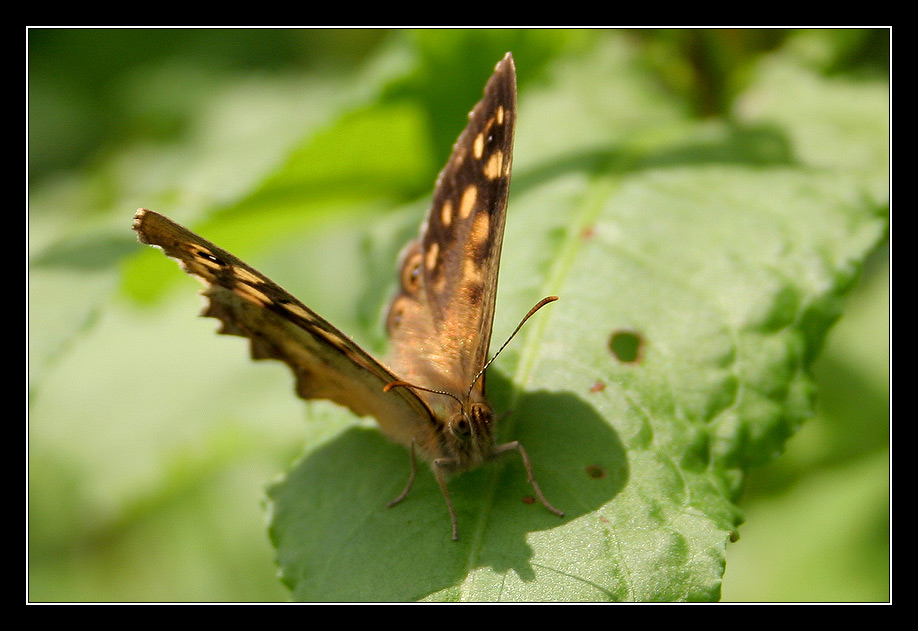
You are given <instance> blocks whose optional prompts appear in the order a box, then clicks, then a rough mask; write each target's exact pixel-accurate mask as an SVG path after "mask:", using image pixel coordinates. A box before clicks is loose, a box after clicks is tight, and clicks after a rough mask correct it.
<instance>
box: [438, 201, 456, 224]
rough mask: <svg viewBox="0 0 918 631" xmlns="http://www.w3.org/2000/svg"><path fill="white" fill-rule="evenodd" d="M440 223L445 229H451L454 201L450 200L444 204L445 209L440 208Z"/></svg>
mask: <svg viewBox="0 0 918 631" xmlns="http://www.w3.org/2000/svg"><path fill="white" fill-rule="evenodd" d="M440 222H441V223H442V224H443V227H444V228H449V225H450V224H451V223H452V222H453V200H451V199H448V200H446V201H445V202H443V207H442V208H440Z"/></svg>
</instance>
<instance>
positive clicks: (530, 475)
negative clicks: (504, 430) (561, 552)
mask: <svg viewBox="0 0 918 631" xmlns="http://www.w3.org/2000/svg"><path fill="white" fill-rule="evenodd" d="M514 449H515V450H517V451H518V452H520V456H521V457H522V458H523V466H524V467H526V476H527V477H528V478H529V483H530V484H531V485H532V488H533V489H534V490H535V493H536V496H537V497H538V498H539V501H540V502H542V506H544V507H545V508H547V509H548V510H550V511H551V512H552V513H554V514H555V515H557V516H558V517H564V513H563V512H562V511H559V510H558V509H557V508H555V507H554V506H552V505H551V503H550V502H549V501H548V500H547V499H545V495H543V494H542V489H541V488H539V483H538V482H536V480H535V475H534V474H533V473H532V463H531V462H530V461H529V454H527V453H526V450H525V449H523V446H522V445H521V444H520V443H519V441H517V440H514V441H513V442H512V443H505V444H503V445H498V446H497V447H495V448H494V456H499V455H500V454H502V453H506V452H508V451H512V450H514Z"/></svg>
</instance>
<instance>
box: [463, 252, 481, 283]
mask: <svg viewBox="0 0 918 631" xmlns="http://www.w3.org/2000/svg"><path fill="white" fill-rule="evenodd" d="M483 282H484V276H483V275H482V273H481V266H479V265H478V262H477V261H474V260H472V259H471V258H466V259H465V261H464V262H463V264H462V283H463V284H464V285H466V286H471V285H481V284H483Z"/></svg>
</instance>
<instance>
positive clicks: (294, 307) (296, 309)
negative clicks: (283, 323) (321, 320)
mask: <svg viewBox="0 0 918 631" xmlns="http://www.w3.org/2000/svg"><path fill="white" fill-rule="evenodd" d="M284 309H286V310H287V311H289V312H290V313H292V314H293V315H295V316H297V317H299V318H302V319H303V320H306V321H307V322H315V321H316V320H315V318H313V317H312V315H311V314H310V313H309V312H308V311H306V310H305V309H304V308H303V307H301V306H300V305H298V304H296V303H293V302H288V303H286V304H285V305H284Z"/></svg>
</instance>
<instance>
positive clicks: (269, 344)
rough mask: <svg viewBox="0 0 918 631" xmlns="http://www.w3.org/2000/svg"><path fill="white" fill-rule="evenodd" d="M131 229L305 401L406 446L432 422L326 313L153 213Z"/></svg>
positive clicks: (140, 216)
mask: <svg viewBox="0 0 918 631" xmlns="http://www.w3.org/2000/svg"><path fill="white" fill-rule="evenodd" d="M134 230H136V231H137V233H138V235H139V237H140V239H141V241H143V242H144V243H148V244H150V245H155V246H157V247H160V248H162V249H163V251H164V252H165V253H166V255H168V256H169V257H171V258H174V259H175V260H177V261H178V262H179V264H180V265H181V266H182V268H183V269H184V270H185V271H186V272H188V273H189V274H190V275H192V276H194V277H196V278H198V279H199V280H200V281H201V282H203V283H204V285H205V289H204V291H203V292H202V293H203V294H204V296H206V297H207V299H208V306H207V308H206V309H205V310H204V312H203V315H205V316H209V317H213V318H217V319H218V320H220V321H221V322H222V328H221V330H220V332H221V333H224V334H227V335H238V336H242V337H247V338H249V339H250V340H251V348H252V356H253V357H254V358H255V359H277V360H280V361H283V362H284V363H286V364H287V365H288V366H290V368H291V370H292V371H293V373H294V376H295V377H296V391H297V394H298V395H299V396H301V397H302V398H304V399H329V400H331V401H334V402H336V403H338V404H340V405H344V406H346V407H348V408H350V409H351V410H352V411H354V412H355V413H356V414H359V415H361V416H373V417H375V418H376V419H377V420H378V421H379V423H380V426H381V427H382V429H383V431H384V432H385V433H386V434H388V435H389V436H390V437H392V438H393V439H395V440H398V441H399V442H402V443H403V444H408V443H410V442H411V441H412V440H414V438H415V436H416V435H417V434H418V433H419V432H424V431H428V432H429V431H430V430H431V427H432V426H433V424H434V422H433V419H432V418H431V413H430V411H429V410H428V409H427V406H426V405H425V404H424V403H423V402H422V401H421V400H420V399H419V398H418V397H417V395H416V394H415V393H413V392H412V391H410V390H406V389H401V388H400V389H395V390H392V391H391V392H389V393H385V395H383V392H382V390H383V387H384V386H385V385H386V384H387V383H391V382H392V381H394V380H395V379H396V377H395V376H394V375H393V374H392V373H391V372H389V370H387V369H386V368H384V367H383V366H382V365H381V364H380V363H379V362H377V361H376V360H375V359H373V358H372V357H371V356H370V355H369V354H368V353H366V352H365V351H363V350H362V349H361V348H360V347H359V346H357V345H356V344H354V342H352V341H351V340H350V339H349V338H348V337H347V336H345V335H344V334H343V333H341V332H340V331H339V330H338V329H336V328H335V327H334V326H332V325H331V324H329V323H328V322H327V321H326V320H325V319H323V318H322V317H321V316H319V315H318V314H316V313H315V312H314V311H312V310H311V309H309V308H308V307H306V306H305V305H303V303H301V302H300V301H298V300H297V299H296V298H294V297H293V296H292V295H290V294H289V293H288V292H286V291H285V290H284V289H282V288H281V287H280V286H278V285H277V284H276V283H274V282H273V281H271V280H270V279H269V278H268V277H266V276H264V275H263V274H261V273H260V272H258V271H257V270H255V269H253V268H251V267H249V266H248V265H246V264H245V263H244V262H243V261H241V260H239V259H238V258H236V257H235V256H233V255H232V254H230V253H229V252H226V251H225V250H222V249H220V248H218V247H217V246H215V245H214V244H212V243H210V242H209V241H206V240H205V239H203V238H202V237H200V236H198V235H196V234H195V233H193V232H191V231H190V230H188V229H187V228H184V227H183V226H181V225H179V224H177V223H175V222H174V221H172V220H170V219H168V218H167V217H164V216H162V215H160V214H158V213H155V212H152V211H149V210H145V209H140V210H138V211H137V214H136V215H135V216H134Z"/></svg>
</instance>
